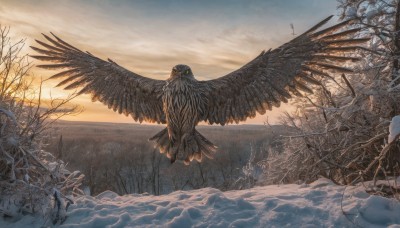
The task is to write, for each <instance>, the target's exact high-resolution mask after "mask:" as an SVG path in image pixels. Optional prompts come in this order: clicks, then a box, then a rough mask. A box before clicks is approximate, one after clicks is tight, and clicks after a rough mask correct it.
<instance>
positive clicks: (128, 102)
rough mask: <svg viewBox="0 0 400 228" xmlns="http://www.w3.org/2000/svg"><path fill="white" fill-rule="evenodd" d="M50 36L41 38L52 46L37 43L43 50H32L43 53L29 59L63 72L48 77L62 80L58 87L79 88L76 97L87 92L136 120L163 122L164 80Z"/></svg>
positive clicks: (93, 97) (94, 98)
mask: <svg viewBox="0 0 400 228" xmlns="http://www.w3.org/2000/svg"><path fill="white" fill-rule="evenodd" d="M52 35H53V36H54V38H50V37H49V36H46V35H44V37H45V38H46V39H47V40H48V41H49V42H50V43H51V44H47V43H44V42H42V41H38V40H36V41H37V42H38V43H39V44H40V45H42V46H43V47H44V49H41V48H37V47H31V48H32V49H33V50H35V51H37V52H38V53H40V54H42V55H33V56H31V57H33V58H36V59H38V60H42V61H50V62H53V63H52V64H47V65H39V66H38V67H41V68H45V69H63V71H62V72H60V73H57V74H55V75H53V76H52V77H51V79H58V78H61V77H64V78H65V79H64V80H63V81H61V82H60V83H59V84H58V85H57V86H63V85H67V86H66V87H65V88H64V89H75V88H78V87H81V88H82V89H81V90H80V92H79V94H83V93H89V94H91V96H92V100H93V101H95V100H99V101H101V102H102V103H103V104H105V105H107V106H108V108H110V109H113V110H114V111H118V112H119V113H124V114H125V115H131V116H132V118H133V119H134V120H135V121H139V122H142V121H143V120H145V121H148V122H157V123H165V122H166V120H165V114H164V112H163V109H162V100H161V96H162V88H163V86H164V85H165V81H163V80H154V79H151V78H147V77H143V76H141V75H138V74H136V73H133V72H131V71H129V70H127V69H125V68H123V67H121V66H119V65H118V64H116V63H115V62H113V61H112V60H110V59H108V61H104V60H101V59H99V58H97V57H95V56H93V55H92V54H90V53H88V52H83V51H81V50H79V49H77V48H75V47H73V46H72V45H70V44H68V43H66V42H65V41H63V40H61V39H60V38H58V37H57V36H55V35H54V34H52Z"/></svg>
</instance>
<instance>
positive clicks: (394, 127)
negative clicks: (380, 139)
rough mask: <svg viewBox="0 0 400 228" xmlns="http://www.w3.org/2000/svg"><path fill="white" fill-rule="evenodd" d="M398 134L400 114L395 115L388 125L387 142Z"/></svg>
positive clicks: (399, 132) (399, 131)
mask: <svg viewBox="0 0 400 228" xmlns="http://www.w3.org/2000/svg"><path fill="white" fill-rule="evenodd" d="M399 134H400V116H395V117H393V118H392V121H391V122H390V125H389V139H388V142H389V143H391V142H392V141H393V140H395V139H396V137H397V136H398V135H399Z"/></svg>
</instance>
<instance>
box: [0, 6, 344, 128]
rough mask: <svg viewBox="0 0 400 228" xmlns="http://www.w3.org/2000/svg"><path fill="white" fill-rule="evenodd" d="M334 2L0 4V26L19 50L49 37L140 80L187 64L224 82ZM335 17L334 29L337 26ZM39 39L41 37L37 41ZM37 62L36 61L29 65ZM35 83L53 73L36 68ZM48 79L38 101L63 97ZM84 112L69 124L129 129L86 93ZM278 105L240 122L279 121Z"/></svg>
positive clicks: (203, 76) (202, 76) (331, 10)
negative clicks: (20, 43) (19, 43)
mask: <svg viewBox="0 0 400 228" xmlns="http://www.w3.org/2000/svg"><path fill="white" fill-rule="evenodd" d="M336 6H337V3H336V1H335V0H202V1H194V0H118V1H117V0H114V1H113V0H97V1H95V0H70V1H67V0H64V1H53V0H35V1H33V0H17V1H16V0H0V24H1V25H7V26H10V27H11V31H12V36H14V37H17V38H26V43H27V45H26V49H25V50H24V51H26V52H29V53H33V51H31V50H30V49H29V48H28V46H29V45H33V44H35V41H34V40H35V39H42V37H41V33H47V34H48V33H49V32H50V31H51V32H53V33H55V34H56V35H57V36H59V37H60V38H62V39H63V40H65V41H67V42H68V43H70V44H72V45H74V46H75V47H77V48H79V49H81V50H85V51H89V52H90V53H92V54H94V55H96V56H97V57H100V58H102V59H106V58H110V59H112V60H113V61H115V62H117V63H118V64H119V65H121V66H123V67H125V68H127V69H129V70H131V71H134V72H135V73H139V74H141V75H144V76H147V77H150V78H155V79H166V78H168V76H169V73H170V71H171V69H172V67H173V66H175V65H177V64H186V65H189V66H190V67H191V69H192V71H193V73H194V75H195V77H196V78H197V79H198V80H208V79H214V78H217V77H220V76H223V75H225V74H227V73H229V72H231V71H233V70H235V69H238V68H240V67H241V66H242V65H244V64H245V63H247V62H249V61H251V60H252V59H253V58H255V57H256V56H257V55H258V54H259V53H260V52H261V51H263V50H268V49H270V48H276V47H279V46H280V45H282V44H283V43H286V42H288V41H290V39H292V38H293V37H294V35H293V34H292V33H293V31H292V29H291V27H290V24H293V25H294V33H295V34H300V33H302V32H304V31H305V30H306V29H307V28H309V27H311V26H312V25H314V24H316V23H317V22H319V21H320V20H322V19H324V18H326V17H327V16H329V15H336V14H337V11H336ZM336 20H337V19H336V17H335V18H334V19H333V20H332V23H334V22H335V21H336ZM42 40H43V39H42ZM32 61H33V63H34V64H40V62H39V61H36V60H32ZM33 73H34V75H35V76H36V77H43V78H47V77H49V76H51V75H52V74H55V73H56V72H54V71H53V72H52V71H48V70H41V69H38V68H34V69H33ZM57 83H58V81H57V80H54V81H51V80H49V81H46V82H45V83H44V85H43V87H44V90H43V96H44V97H46V96H47V97H50V94H51V96H52V97H66V96H67V95H68V91H63V90H62V89H60V88H55V85H56V84H57ZM73 103H77V104H80V105H82V106H83V107H84V111H83V112H82V113H80V114H79V115H76V116H68V117H66V118H65V119H66V120H79V121H103V122H124V123H132V122H133V119H131V118H130V117H125V116H123V115H119V114H117V113H114V112H113V111H111V110H108V109H107V107H106V106H104V105H103V104H101V103H99V102H95V103H92V102H91V99H90V97H89V96H88V95H82V96H80V97H77V98H75V99H74V100H73ZM291 109H293V107H291V106H289V105H283V106H281V108H276V109H274V110H272V111H270V112H267V113H266V114H265V115H258V116H257V117H255V118H254V119H248V120H247V121H246V122H245V124H263V123H264V122H265V121H266V120H267V117H268V120H269V122H270V123H276V122H277V121H278V117H279V115H280V113H281V112H282V111H283V110H291Z"/></svg>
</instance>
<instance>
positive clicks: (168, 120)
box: [32, 17, 368, 164]
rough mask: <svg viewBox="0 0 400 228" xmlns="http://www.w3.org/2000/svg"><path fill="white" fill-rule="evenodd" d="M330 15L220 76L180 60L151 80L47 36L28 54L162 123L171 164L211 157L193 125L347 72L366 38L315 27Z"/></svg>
mask: <svg viewBox="0 0 400 228" xmlns="http://www.w3.org/2000/svg"><path fill="white" fill-rule="evenodd" d="M330 18H331V17H329V18H327V19H325V20H323V21H322V22H320V23H318V24H317V25H316V26H314V27H312V28H311V29H310V30H308V31H307V32H305V33H304V34H302V35H300V36H298V37H296V38H294V39H293V40H291V41H290V42H288V43H286V44H283V45H282V46H280V47H279V48H276V49H274V50H270V51H268V52H262V53H261V54H260V55H259V56H257V57H256V58H255V59H254V60H252V61H250V62H249V63H247V64H246V65H244V66H243V67H241V68H240V69H238V70H236V71H233V72H231V73H229V74H227V75H225V76H223V77H220V78H217V79H214V80H209V81H198V80H196V79H195V77H194V75H193V73H192V71H191V69H190V68H189V67H188V66H186V65H176V66H175V67H174V68H173V70H172V72H171V75H170V77H169V78H168V79H167V80H155V79H150V78H147V77H144V76H141V75H138V74H136V73H133V72H131V71H128V70H126V69H125V68H123V67H121V66H119V65H118V64H116V63H115V62H113V61H112V60H110V59H108V61H104V60H101V59H99V58H97V57H95V56H93V55H92V54H90V53H86V52H82V51H80V50H79V49H77V48H75V47H73V46H71V45H70V44H68V43H66V42H65V41H63V40H61V39H60V38H58V37H56V36H55V35H54V34H53V36H54V37H53V38H51V37H49V36H46V35H44V37H45V38H46V39H47V40H48V41H49V42H50V43H51V44H47V43H44V42H41V41H37V42H38V43H39V44H40V45H42V46H43V47H44V48H45V49H40V48H36V47H32V48H33V49H34V50H35V51H37V52H39V53H41V54H42V55H34V56H32V57H34V58H36V59H39V60H43V61H51V62H54V64H48V65H39V67H42V68H46V69H60V68H67V70H65V71H62V72H60V73H58V74H56V75H54V76H52V77H51V78H52V79H56V78H61V77H64V78H65V79H64V80H63V81H61V82H60V83H59V84H58V86H62V85H67V86H66V87H65V89H73V88H77V87H81V88H82V89H81V90H80V92H79V93H89V94H91V95H92V100H93V101H95V100H99V101H100V102H102V103H104V104H105V105H107V106H108V108H110V109H113V110H114V111H118V112H119V113H124V114H125V115H131V116H132V118H133V119H134V120H135V121H139V122H142V121H148V122H156V123H162V124H167V127H166V128H165V129H164V130H162V131H161V132H159V133H158V134H156V135H155V136H153V137H152V138H151V139H150V140H153V141H155V143H156V146H157V147H158V148H159V149H160V152H162V153H166V155H167V156H168V157H169V158H170V159H171V162H174V161H175V160H176V159H177V160H183V161H185V163H186V164H189V162H190V161H192V160H193V159H196V160H198V161H201V160H202V158H203V156H206V157H210V158H211V157H212V154H213V153H214V152H215V151H216V147H215V146H214V145H213V144H212V143H211V142H210V141H208V140H207V139H206V138H205V137H204V136H202V135H201V134H200V133H199V132H198V131H196V129H195V126H196V125H197V124H198V123H199V122H201V121H206V122H208V123H209V124H220V125H225V124H228V123H239V122H241V121H245V120H246V119H247V118H249V117H250V118H252V117H255V116H256V114H257V113H260V114H264V113H265V112H266V110H271V109H272V107H273V106H275V107H278V106H279V105H280V103H281V102H287V100H288V99H289V98H291V96H292V95H296V96H302V93H301V92H300V91H304V92H308V93H311V92H312V90H311V89H310V88H309V87H308V86H307V85H308V84H310V83H311V84H319V80H318V78H319V77H325V76H329V74H328V73H329V72H330V71H335V72H352V70H351V69H348V68H346V67H342V66H340V65H341V63H342V62H345V61H357V60H358V58H356V57H353V56H352V53H353V51H355V50H357V49H363V47H360V46H358V45H359V44H362V43H364V42H366V41H367V40H368V38H359V39H356V38H352V36H353V35H354V34H355V33H357V32H358V31H359V30H360V29H350V30H345V31H341V32H337V31H338V30H340V29H342V28H343V27H344V26H346V25H347V24H349V23H350V22H351V21H345V22H342V23H340V24H337V25H335V26H332V27H330V28H327V29H324V30H322V31H319V32H315V31H316V30H317V29H319V28H320V27H321V26H322V25H323V24H325V23H326V22H327V21H328V20H329V19H330Z"/></svg>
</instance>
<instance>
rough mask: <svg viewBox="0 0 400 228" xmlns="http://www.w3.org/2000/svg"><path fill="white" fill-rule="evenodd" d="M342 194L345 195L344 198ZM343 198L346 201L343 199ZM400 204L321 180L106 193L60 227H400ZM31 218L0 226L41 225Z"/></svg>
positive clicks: (80, 203)
mask: <svg viewBox="0 0 400 228" xmlns="http://www.w3.org/2000/svg"><path fill="white" fill-rule="evenodd" d="M343 192H344V195H343ZM342 195H343V199H342ZM399 224H400V203H399V202H398V201H396V200H393V199H387V198H383V197H379V196H372V195H369V194H367V193H366V192H365V191H364V188H363V187H347V188H346V189H345V188H344V187H343V186H337V185H334V184H333V183H331V182H330V181H329V180H326V179H320V180H318V181H316V182H314V183H312V184H310V185H294V184H293V185H280V186H277V185H271V186H264V187H256V188H253V189H248V190H240V191H229V192H221V191H219V190H216V189H213V188H205V189H199V190H192V191H178V192H173V193H171V194H168V195H163V196H152V195H147V194H132V195H124V196H118V195H117V194H115V193H113V192H104V193H102V194H100V195H98V196H96V197H88V196H86V197H83V198H81V199H79V200H77V202H76V204H75V205H72V206H71V207H70V208H69V210H68V218H67V220H66V221H65V222H64V224H62V225H61V226H60V227H400V225H399ZM42 225H43V220H39V219H34V218H32V217H24V218H23V219H21V220H19V221H17V222H14V223H12V224H11V223H8V222H6V221H3V220H1V219H0V227H40V226H42Z"/></svg>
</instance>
